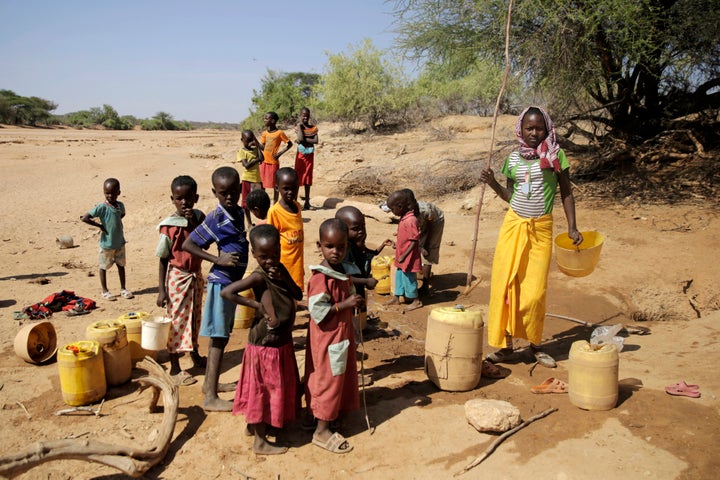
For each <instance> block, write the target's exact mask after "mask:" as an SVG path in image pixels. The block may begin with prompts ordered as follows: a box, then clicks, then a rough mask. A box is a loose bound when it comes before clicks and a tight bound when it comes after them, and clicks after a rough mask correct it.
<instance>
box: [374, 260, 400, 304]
mask: <svg viewBox="0 0 720 480" xmlns="http://www.w3.org/2000/svg"><path fill="white" fill-rule="evenodd" d="M393 260H394V259H393V257H390V256H384V257H375V258H373V259H372V261H371V262H370V274H371V275H372V277H373V278H374V279H375V280H377V281H378V283H377V285H375V293H377V294H379V295H389V294H390V267H392V264H393Z"/></svg>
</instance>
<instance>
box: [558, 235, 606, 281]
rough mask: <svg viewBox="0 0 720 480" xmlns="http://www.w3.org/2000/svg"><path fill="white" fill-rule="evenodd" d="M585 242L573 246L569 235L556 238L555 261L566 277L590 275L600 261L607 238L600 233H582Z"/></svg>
mask: <svg viewBox="0 0 720 480" xmlns="http://www.w3.org/2000/svg"><path fill="white" fill-rule="evenodd" d="M581 233H582V236H583V242H582V243H581V244H580V245H573V241H572V239H571V238H570V237H569V236H568V234H567V233H561V234H560V235H558V236H557V237H555V261H556V262H557V265H558V268H559V269H560V271H561V272H563V273H564V274H565V275H570V276H571V277H584V276H586V275H590V274H591V273H592V272H593V270H595V266H596V265H597V264H598V261H599V260H600V252H601V251H602V246H603V243H604V242H605V237H603V236H602V234H601V233H599V232H594V231H589V232H581Z"/></svg>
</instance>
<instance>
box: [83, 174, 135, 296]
mask: <svg viewBox="0 0 720 480" xmlns="http://www.w3.org/2000/svg"><path fill="white" fill-rule="evenodd" d="M103 193H104V194H105V201H104V202H103V203H99V204H97V205H95V207H93V208H92V209H91V210H90V211H89V212H87V213H86V214H85V215H83V216H82V217H80V219H81V220H82V221H83V222H85V223H87V224H88V225H92V226H93V227H98V228H99V229H100V231H101V232H102V234H101V235H100V275H99V276H100V287H102V298H103V299H105V300H108V301H111V302H114V301H115V300H116V298H115V295H113V294H112V293H110V291H109V290H108V288H107V276H106V272H107V270H108V269H109V268H111V267H112V266H113V263H114V264H115V265H117V270H118V276H119V277H120V296H121V297H123V298H133V297H134V295H133V294H132V292H131V291H129V290H126V289H125V235H124V234H123V223H122V219H123V217H125V205H123V203H122V202H118V199H117V198H118V197H119V196H120V181H119V180H118V179H116V178H108V179H107V180H105V182H103ZM93 218H99V219H100V223H97V222H96V221H95V220H93Z"/></svg>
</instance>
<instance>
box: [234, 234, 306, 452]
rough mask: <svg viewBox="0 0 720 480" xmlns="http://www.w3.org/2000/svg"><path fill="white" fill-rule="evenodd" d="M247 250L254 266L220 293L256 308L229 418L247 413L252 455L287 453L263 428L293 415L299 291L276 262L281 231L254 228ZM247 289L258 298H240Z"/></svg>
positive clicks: (281, 423)
mask: <svg viewBox="0 0 720 480" xmlns="http://www.w3.org/2000/svg"><path fill="white" fill-rule="evenodd" d="M250 246H251V248H252V255H253V257H254V258H255V260H257V262H258V267H257V268H256V269H255V270H254V271H253V272H252V273H251V274H250V275H249V276H247V277H245V278H243V279H242V280H239V281H237V282H234V283H231V284H230V285H228V286H227V287H225V288H224V289H223V290H222V293H221V295H222V297H223V298H225V299H226V300H229V301H232V302H235V303H237V304H238V305H245V306H247V307H250V308H254V309H255V319H254V320H253V324H252V326H251V327H250V333H249V335H248V343H247V346H246V347H245V353H244V355H243V362H242V369H241V371H240V381H239V382H238V385H237V390H236V391H235V402H234V404H233V414H234V415H238V414H243V415H245V421H246V422H247V424H248V430H249V431H250V432H251V433H253V434H254V435H255V441H254V443H253V451H254V452H255V453H256V454H260V455H274V454H279V453H285V452H286V451H287V447H283V446H279V445H277V444H275V443H272V442H270V441H268V440H267V437H266V428H267V425H270V426H272V427H275V428H283V427H284V426H285V425H286V424H287V423H289V422H292V421H293V420H294V419H295V413H296V411H297V399H298V395H297V393H298V386H299V384H300V377H299V375H298V367H297V362H296V360H295V353H294V352H293V340H292V327H293V324H294V323H295V302H296V301H297V300H301V299H302V290H300V287H298V286H297V285H296V284H295V282H294V281H293V279H292V278H291V277H290V273H288V271H287V269H286V268H285V267H284V266H283V264H281V263H280V233H279V232H278V231H277V229H276V228H275V227H273V226H272V225H258V226H256V227H255V228H253V229H252V230H251V231H250ZM250 288H252V289H253V293H254V294H255V298H256V299H258V300H253V299H251V298H246V297H243V296H240V295H238V293H240V292H242V291H245V290H248V289H250Z"/></svg>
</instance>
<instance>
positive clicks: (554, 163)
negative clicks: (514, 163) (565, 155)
mask: <svg viewBox="0 0 720 480" xmlns="http://www.w3.org/2000/svg"><path fill="white" fill-rule="evenodd" d="M531 108H537V109H538V110H540V112H541V113H542V115H543V118H544V119H545V128H546V129H547V137H545V139H544V140H543V141H542V142H540V144H539V145H538V146H537V148H532V147H531V146H529V145H528V144H527V143H525V140H523V136H522V121H523V118H525V114H526V113H527V112H528V110H530V109H531ZM515 135H517V138H518V140H519V141H520V156H521V157H523V158H527V159H533V158H539V159H540V168H551V169H553V170H554V171H556V172H559V171H560V160H558V151H559V150H560V145H558V143H557V139H556V138H555V126H554V125H553V122H552V120H550V115H548V113H547V112H546V111H545V109H543V108H542V107H536V106H529V107H527V108H526V109H525V110H523V112H522V113H521V114H520V116H519V117H518V119H517V122H515Z"/></svg>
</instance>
